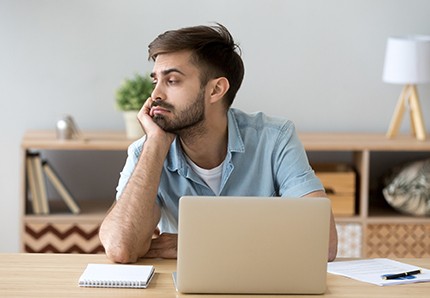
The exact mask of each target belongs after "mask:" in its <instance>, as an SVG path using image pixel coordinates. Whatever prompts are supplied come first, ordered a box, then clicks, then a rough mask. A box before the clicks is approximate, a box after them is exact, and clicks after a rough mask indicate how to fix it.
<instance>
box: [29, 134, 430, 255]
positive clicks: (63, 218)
mask: <svg viewBox="0 0 430 298" xmlns="http://www.w3.org/2000/svg"><path fill="white" fill-rule="evenodd" d="M83 135H84V139H82V140H67V141H60V140H57V139H56V136H55V132H53V131H29V132H27V133H25V135H24V136H23V139H22V146H21V148H22V160H23V161H24V160H25V158H26V155H27V153H28V152H29V151H32V150H41V151H43V150H59V151H65V152H64V154H67V152H66V151H83V150H88V151H125V150H127V148H128V146H129V145H130V144H131V143H132V140H129V139H127V138H126V136H125V133H123V132H115V131H111V132H100V131H99V132H97V131H93V132H83ZM299 137H300V139H301V141H302V143H303V145H304V147H305V149H306V151H307V152H308V153H311V154H309V156H310V157H314V156H317V157H318V156H322V155H328V156H329V158H330V159H332V160H330V162H335V163H336V162H339V161H338V160H337V158H338V156H341V155H343V156H344V155H346V156H347V158H348V159H349V160H348V162H347V164H348V165H350V166H351V167H352V168H353V169H354V170H355V171H356V173H357V177H358V179H357V184H356V189H355V192H356V193H358V196H357V199H356V200H357V202H356V207H357V211H356V214H355V215H353V216H336V217H335V220H336V224H337V225H338V230H339V231H344V233H345V234H341V235H340V237H339V239H340V240H341V241H342V239H343V238H345V239H347V241H346V243H352V245H353V246H354V247H355V248H356V249H357V247H358V249H359V254H358V255H351V256H352V257H386V256H389V257H393V256H396V257H405V256H403V255H396V251H404V250H406V251H413V248H414V247H416V246H417V245H418V246H423V247H429V246H430V217H413V216H408V215H404V214H400V213H399V212H396V211H395V210H393V209H392V208H388V207H387V206H385V207H384V204H380V203H381V202H382V203H383V197H382V194H375V193H374V190H372V192H371V191H370V186H371V185H372V182H375V181H370V180H371V179H375V178H373V176H374V175H373V176H372V175H371V174H372V173H374V172H372V171H374V167H375V165H374V163H375V159H380V158H387V159H391V160H389V162H391V163H392V164H393V165H395V164H396V162H397V160H396V156H397V154H403V155H404V154H405V153H408V154H410V155H411V156H412V157H413V155H414V154H416V155H417V156H422V155H423V154H421V153H419V152H424V153H426V152H429V155H430V140H426V141H418V140H416V139H415V138H413V137H412V136H407V135H401V136H398V137H396V138H394V139H387V138H386V137H385V135H384V134H377V133H359V132H356V133H312V132H303V133H299ZM384 152H389V153H390V154H381V153H384ZM420 154H421V155H420ZM372 156H373V157H374V158H373V159H372V158H371V157H372ZM310 162H311V164H312V159H311V158H310ZM22 164H23V166H22V171H21V172H22V174H21V176H22V183H21V189H22V200H21V205H22V208H21V209H22V212H21V217H22V220H21V221H22V235H23V237H22V239H23V241H22V247H23V250H25V248H26V247H32V248H33V250H34V249H36V248H41V247H43V248H44V249H45V250H46V247H48V248H49V245H57V246H62V244H64V245H63V246H64V248H62V249H64V250H59V251H63V252H67V249H68V247H71V246H73V245H72V244H73V241H74V240H73V239H74V238H73V237H75V238H79V237H81V240H80V241H78V242H79V245H80V246H81V247H80V249H81V251H87V252H93V251H98V249H100V245H99V242H98V236H97V231H98V226H99V224H100V222H101V220H102V219H103V217H104V215H105V213H106V211H107V210H108V208H109V207H110V205H111V204H112V201H113V196H114V194H112V198H109V199H103V200H86V201H80V202H79V205H80V206H81V209H82V213H81V214H78V215H73V214H71V213H70V212H69V211H67V209H66V208H65V206H64V205H63V206H62V207H56V206H54V205H55V204H54V203H52V204H53V206H52V213H51V214H49V215H44V216H36V215H32V214H27V213H26V212H27V210H26V202H27V191H26V183H25V181H26V180H25V163H24V162H23V163H22ZM77 174H78V173H77ZM371 198H372V199H371ZM375 198H376V200H375ZM45 226H46V227H45ZM350 226H351V229H348V228H349V227H350ZM399 226H400V227H404V230H405V231H407V233H408V237H403V234H402V233H397V229H398V228H399ZM357 229H358V230H357ZM26 230H27V231H30V230H31V232H28V233H26ZM45 230H46V231H49V233H52V234H49V235H47V236H44V235H41V234H40V233H42V232H40V231H45ZM55 231H56V232H55ZM74 231H79V232H78V234H76V235H74V236H72V237H71V238H70V239H69V238H67V237H69V236H70V235H72V234H73V232H74ZM423 231H424V232H423ZM414 233H416V234H414ZM423 233H424V235H427V236H422V235H423ZM58 237H60V238H58ZM351 237H356V239H355V240H354V239H351ZM53 238H55V241H54V240H52V239H53ZM57 238H58V239H57ZM68 239H69V240H68ZM411 239H412V240H411ZM51 240H52V241H53V242H52V243H53V244H52V243H50V242H49V241H51ZM42 241H45V242H46V243H44V242H42ZM411 241H415V242H411ZM417 241H418V242H417ZM90 242H91V243H92V244H89V243H90ZM416 242H417V243H416ZM86 243H87V244H88V245H87V246H88V247H85V246H86ZM340 245H343V244H342V243H340ZM398 246H401V247H402V248H403V249H402V250H397V249H393V250H391V249H392V248H393V247H394V248H395V247H398ZM45 250H44V251H45ZM408 256H411V255H408ZM429 256H430V251H428V253H427V255H426V254H424V255H422V254H420V255H417V256H416V257H429Z"/></svg>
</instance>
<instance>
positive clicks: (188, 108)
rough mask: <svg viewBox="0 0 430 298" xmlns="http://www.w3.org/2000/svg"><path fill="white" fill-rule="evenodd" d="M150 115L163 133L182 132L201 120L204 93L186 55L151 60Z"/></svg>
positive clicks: (164, 55)
mask: <svg viewBox="0 0 430 298" xmlns="http://www.w3.org/2000/svg"><path fill="white" fill-rule="evenodd" d="M151 76H152V78H153V79H154V85H155V86H154V91H153V93H152V99H153V100H154V103H153V105H152V109H151V111H152V113H153V119H154V121H155V122H156V123H157V124H158V125H159V126H160V127H161V128H162V129H163V130H165V131H167V132H172V133H179V132H183V131H185V130H186V129H189V128H193V127H196V126H198V125H199V124H200V123H202V122H203V121H204V119H205V90H206V88H205V87H204V86H201V83H200V76H199V70H198V68H197V67H196V66H195V65H194V64H193V63H191V62H190V52H177V53H169V54H161V55H159V56H157V59H156V60H155V64H154V68H153V72H152V74H151Z"/></svg>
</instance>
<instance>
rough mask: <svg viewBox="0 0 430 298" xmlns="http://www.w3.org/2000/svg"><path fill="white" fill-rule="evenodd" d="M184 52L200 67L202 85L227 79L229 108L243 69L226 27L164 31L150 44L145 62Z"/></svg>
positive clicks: (237, 88)
mask: <svg viewBox="0 0 430 298" xmlns="http://www.w3.org/2000/svg"><path fill="white" fill-rule="evenodd" d="M184 50H188V51H191V52H192V56H191V57H192V58H191V59H192V62H193V63H195V64H196V65H197V66H199V68H200V81H201V84H202V85H206V84H207V82H208V81H209V80H210V79H213V78H217V77H225V78H227V80H228V81H229V84H230V88H229V90H228V91H227V93H226V95H225V98H226V104H227V107H230V106H231V104H232V103H233V100H234V98H235V96H236V93H237V91H238V90H239V88H240V85H241V84H242V80H243V76H244V73H245V69H244V65H243V61H242V58H241V57H240V54H241V52H240V48H239V46H238V45H237V44H235V42H234V40H233V37H232V36H231V34H230V32H229V31H228V30H227V28H225V27H224V26H223V25H221V24H217V25H216V26H195V27H187V28H182V29H178V30H170V31H166V32H164V33H163V34H160V35H159V36H158V37H157V38H155V39H154V40H153V41H152V42H151V43H150V44H149V46H148V59H152V60H154V61H155V59H156V58H157V56H158V55H160V54H164V53H174V52H179V51H184Z"/></svg>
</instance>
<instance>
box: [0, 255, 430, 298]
mask: <svg viewBox="0 0 430 298" xmlns="http://www.w3.org/2000/svg"><path fill="white" fill-rule="evenodd" d="M400 261H403V262H406V263H410V264H414V265H417V266H421V267H425V268H430V259H428V258H426V259H400ZM88 263H109V261H108V260H107V259H106V257H105V256H104V255H77V254H0V293H1V294H0V296H1V297H45V298H46V297H153V298H156V297H192V298H198V297H207V296H205V295H183V294H179V293H177V292H176V291H175V289H174V285H173V281H172V276H171V275H172V271H174V270H175V269H176V260H154V259H148V260H141V261H140V262H139V264H152V265H154V266H155V268H156V269H155V270H156V274H155V276H154V278H153V280H152V281H151V284H150V286H149V287H148V288H147V289H113V288H82V287H79V286H78V279H79V276H80V275H81V274H82V272H83V271H84V268H85V267H86V265H87V264H88ZM429 294H430V283H420V284H409V285H398V286H390V287H379V286H376V285H371V284H367V283H363V282H359V281H355V280H352V279H348V278H345V277H341V276H336V275H331V274H328V277H327V292H326V294H325V295H323V296H324V297H342V298H345V297H346V298H348V297H360V298H361V297H372V298H375V297H376V298H377V297H387V298H388V297H389V298H391V297H429ZM208 296H210V297H212V298H214V297H234V298H238V297H245V296H241V295H208ZM254 297H256V298H257V297H258V298H260V297H268V296H267V295H256V296H254ZM271 297H282V296H279V295H276V296H271ZM286 297H313V298H315V297H322V296H319V295H311V296H305V295H300V296H293V295H288V296H286Z"/></svg>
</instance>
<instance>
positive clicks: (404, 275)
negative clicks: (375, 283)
mask: <svg viewBox="0 0 430 298" xmlns="http://www.w3.org/2000/svg"><path fill="white" fill-rule="evenodd" d="M420 273H421V269H418V270H412V271H407V272H402V273H395V274H385V275H382V276H381V277H382V279H396V278H399V277H406V276H410V275H417V274H420Z"/></svg>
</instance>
